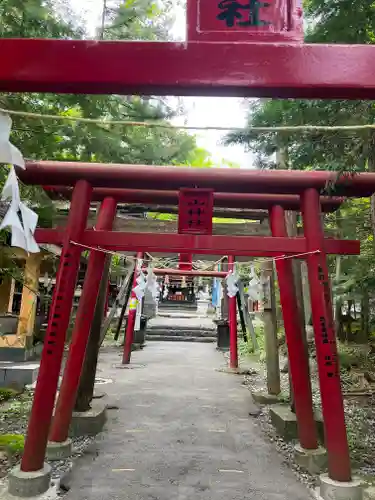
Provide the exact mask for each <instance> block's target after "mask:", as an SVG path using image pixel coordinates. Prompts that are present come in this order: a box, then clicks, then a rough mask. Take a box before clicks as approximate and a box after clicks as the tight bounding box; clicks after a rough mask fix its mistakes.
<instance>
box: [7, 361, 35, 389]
mask: <svg viewBox="0 0 375 500" xmlns="http://www.w3.org/2000/svg"><path fill="white" fill-rule="evenodd" d="M38 372H39V363H11V362H9V363H6V362H0V387H10V388H13V389H17V390H23V389H24V387H25V386H26V385H30V384H33V383H34V382H35V381H36V379H37V378H38Z"/></svg>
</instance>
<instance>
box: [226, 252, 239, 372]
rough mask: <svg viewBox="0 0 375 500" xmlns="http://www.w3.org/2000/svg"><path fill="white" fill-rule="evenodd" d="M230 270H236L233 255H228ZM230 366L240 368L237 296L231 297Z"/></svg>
mask: <svg viewBox="0 0 375 500" xmlns="http://www.w3.org/2000/svg"><path fill="white" fill-rule="evenodd" d="M228 271H234V257H233V255H229V256H228ZM229 367H230V368H238V349H237V299H236V297H229Z"/></svg>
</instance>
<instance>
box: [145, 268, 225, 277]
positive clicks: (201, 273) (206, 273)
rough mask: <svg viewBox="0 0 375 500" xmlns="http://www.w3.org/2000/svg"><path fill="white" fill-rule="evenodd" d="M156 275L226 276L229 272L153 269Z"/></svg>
mask: <svg viewBox="0 0 375 500" xmlns="http://www.w3.org/2000/svg"><path fill="white" fill-rule="evenodd" d="M153 272H154V274H156V276H202V277H212V278H225V277H226V276H227V274H228V273H226V272H224V271H199V270H198V269H197V270H195V269H192V270H191V271H188V270H185V271H184V270H183V269H153Z"/></svg>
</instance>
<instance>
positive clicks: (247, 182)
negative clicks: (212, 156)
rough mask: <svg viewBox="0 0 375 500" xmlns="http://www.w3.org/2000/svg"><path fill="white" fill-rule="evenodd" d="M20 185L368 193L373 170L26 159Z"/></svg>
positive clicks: (372, 187)
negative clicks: (343, 171) (85, 183)
mask: <svg viewBox="0 0 375 500" xmlns="http://www.w3.org/2000/svg"><path fill="white" fill-rule="evenodd" d="M17 173H18V175H19V178H20V179H21V180H22V182H24V183H25V184H40V185H42V186H43V185H46V184H48V185H55V186H59V185H61V184H64V185H66V186H74V185H75V183H76V182H77V181H78V180H80V179H85V180H87V181H88V182H90V184H92V186H93V187H112V188H116V187H118V186H119V185H120V186H124V185H127V186H129V185H130V186H132V188H133V189H152V190H161V191H168V190H179V189H180V188H182V187H184V188H195V187H197V188H208V189H214V190H215V191H219V192H222V193H246V194H249V193H262V194H264V193H269V194H272V193H274V194H300V193H302V192H303V191H304V190H306V189H308V188H314V189H318V190H320V191H323V190H324V189H326V188H327V185H329V184H332V187H333V188H334V194H335V195H336V196H370V195H371V194H372V193H373V192H375V173H358V174H355V175H353V174H348V175H344V174H342V175H338V174H337V172H333V171H324V170H319V171H301V170H252V169H244V168H243V169H236V171H235V172H233V170H232V169H230V168H190V167H172V166H156V165H124V164H102V163H80V162H65V161H60V162H59V161H38V162H32V161H28V162H27V164H26V170H21V169H17Z"/></svg>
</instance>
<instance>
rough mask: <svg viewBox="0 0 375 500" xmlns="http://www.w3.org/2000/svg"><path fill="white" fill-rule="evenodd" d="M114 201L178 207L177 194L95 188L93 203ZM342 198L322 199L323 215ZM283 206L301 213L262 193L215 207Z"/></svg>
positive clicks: (284, 198)
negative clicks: (108, 199) (109, 198)
mask: <svg viewBox="0 0 375 500" xmlns="http://www.w3.org/2000/svg"><path fill="white" fill-rule="evenodd" d="M43 189H44V190H45V191H46V193H47V194H48V195H49V196H50V197H51V198H54V197H55V196H60V195H62V196H64V198H67V199H70V197H71V195H72V192H73V188H72V187H65V186H43ZM107 197H111V198H115V200H116V201H117V202H118V203H142V204H150V205H151V204H157V205H178V191H155V190H151V189H149V190H147V189H120V188H95V189H94V190H93V195H92V201H102V200H104V198H107ZM343 201H344V199H343V198H338V197H329V196H321V198H320V203H321V206H322V211H323V212H333V211H335V210H337V209H338V208H339V206H340V205H341V204H342V202H343ZM273 205H281V206H282V207H283V208H284V209H285V210H299V209H300V198H299V196H297V195H293V194H259V193H214V206H215V207H221V208H246V209H259V210H262V209H269V208H271V207H272V206H273Z"/></svg>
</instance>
